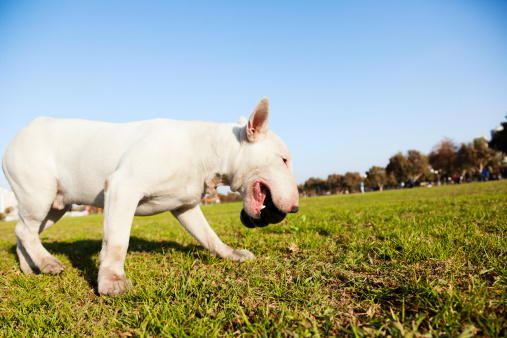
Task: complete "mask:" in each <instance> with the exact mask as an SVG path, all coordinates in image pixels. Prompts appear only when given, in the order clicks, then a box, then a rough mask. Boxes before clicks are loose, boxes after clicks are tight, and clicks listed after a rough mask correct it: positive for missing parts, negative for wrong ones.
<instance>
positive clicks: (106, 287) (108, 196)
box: [98, 174, 140, 296]
mask: <svg viewBox="0 0 507 338" xmlns="http://www.w3.org/2000/svg"><path fill="white" fill-rule="evenodd" d="M139 196H140V195H139V194H138V193H137V192H136V191H135V190H134V189H132V188H129V184H128V183H126V182H124V181H123V180H121V179H119V178H118V175H114V174H113V176H112V177H110V178H109V179H108V180H107V181H106V186H105V189H104V232H103V238H102V250H101V252H100V267H99V278H98V284H99V287H98V291H99V293H100V294H102V295H109V296H116V295H119V294H125V292H126V291H127V290H128V289H131V288H132V283H131V281H130V280H129V279H127V277H126V275H125V270H124V266H125V256H126V255H127V249H128V245H129V238H130V228H131V227H132V220H133V218H134V213H135V210H136V207H137V205H138V203H139V200H140V197H139Z"/></svg>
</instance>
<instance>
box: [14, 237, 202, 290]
mask: <svg viewBox="0 0 507 338" xmlns="http://www.w3.org/2000/svg"><path fill="white" fill-rule="evenodd" d="M42 244H43V245H44V247H45V248H46V249H47V250H48V251H49V252H50V253H51V254H62V255H65V256H67V257H68V259H69V260H70V262H71V264H72V267H73V268H75V269H78V270H79V271H81V273H82V275H83V277H84V278H85V279H86V281H87V282H88V284H89V285H90V286H91V287H92V288H94V289H95V290H97V287H98V285H97V277H98V272H99V269H98V265H99V262H98V253H99V252H100V250H101V248H102V240H81V241H75V242H47V243H42ZM170 251H180V252H183V253H187V254H189V255H190V256H194V257H195V258H196V259H197V258H202V253H201V252H202V251H205V250H204V248H203V247H201V246H199V245H195V244H189V245H186V246H183V245H181V244H179V243H177V242H173V241H147V240H145V239H142V238H139V237H135V236H133V237H130V242H129V249H128V252H152V253H160V254H162V253H167V252H170ZM10 252H11V253H12V254H14V255H15V256H16V257H17V254H16V246H15V245H13V246H12V247H11V249H10ZM127 275H128V273H127Z"/></svg>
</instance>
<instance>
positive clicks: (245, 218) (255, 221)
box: [239, 190, 287, 228]
mask: <svg viewBox="0 0 507 338" xmlns="http://www.w3.org/2000/svg"><path fill="white" fill-rule="evenodd" d="M285 216H287V214H286V213H285V212H283V211H281V210H279V209H278V208H277V207H275V204H274V203H273V199H272V198H271V192H270V191H269V190H268V193H267V194H266V198H265V199H264V207H263V208H262V209H261V217H260V218H255V217H252V216H250V215H248V214H247V213H246V212H245V209H241V213H240V214H239V217H240V219H241V223H243V225H244V226H246V227H247V228H262V227H265V226H267V225H269V224H276V223H280V222H281V221H283V219H284V218H285Z"/></svg>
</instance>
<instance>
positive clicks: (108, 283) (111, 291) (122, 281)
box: [98, 271, 134, 297]
mask: <svg viewBox="0 0 507 338" xmlns="http://www.w3.org/2000/svg"><path fill="white" fill-rule="evenodd" d="M133 288H134V287H133V286H132V282H131V281H130V279H128V278H127V277H126V276H125V275H119V274H116V273H113V272H110V271H107V272H106V276H101V274H100V273H99V289H98V291H99V293H100V294H101V295H104V296H110V297H115V296H119V295H124V294H126V293H127V292H128V291H131V290H132V289H133Z"/></svg>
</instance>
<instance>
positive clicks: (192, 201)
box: [135, 195, 200, 216]
mask: <svg viewBox="0 0 507 338" xmlns="http://www.w3.org/2000/svg"><path fill="white" fill-rule="evenodd" d="M198 203H200V198H199V197H197V198H196V197H190V196H179V197H174V196H171V195H161V196H147V197H144V198H143V199H141V200H140V201H139V204H138V205H137V208H136V213H135V214H136V216H150V215H156V214H160V213H162V212H166V211H171V210H176V209H178V208H181V207H183V206H193V205H196V204H198Z"/></svg>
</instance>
